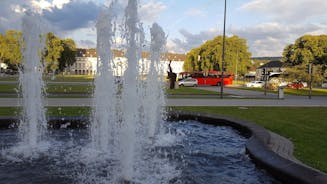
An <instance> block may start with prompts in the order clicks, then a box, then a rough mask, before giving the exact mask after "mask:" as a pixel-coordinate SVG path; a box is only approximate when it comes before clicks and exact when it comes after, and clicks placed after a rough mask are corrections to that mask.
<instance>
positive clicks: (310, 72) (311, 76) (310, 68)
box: [308, 63, 313, 99]
mask: <svg viewBox="0 0 327 184" xmlns="http://www.w3.org/2000/svg"><path fill="white" fill-rule="evenodd" d="M308 73H309V75H310V81H309V99H311V96H312V79H313V72H312V63H309V65H308Z"/></svg>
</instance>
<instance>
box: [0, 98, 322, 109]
mask: <svg viewBox="0 0 327 184" xmlns="http://www.w3.org/2000/svg"><path fill="white" fill-rule="evenodd" d="M20 100H21V99H19V98H0V107H12V106H19V104H20V102H19V101H20ZM91 105H92V98H46V99H45V106H79V107H82V106H91ZM166 105H167V106H272V107H274V106H276V107H277V106H281V107H327V98H326V97H324V98H321V97H319V98H315V97H313V98H312V99H307V98H301V99H294V98H290V99H284V100H282V99H196V98H168V99H167V100H166Z"/></svg>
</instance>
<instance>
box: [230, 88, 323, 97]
mask: <svg viewBox="0 0 327 184" xmlns="http://www.w3.org/2000/svg"><path fill="white" fill-rule="evenodd" d="M234 88H235V89H242V90H250V91H260V92H264V89H262V88H247V87H234ZM267 92H268V93H278V92H277V91H273V90H267ZM284 93H285V94H289V95H298V96H307V95H308V94H309V89H308V88H303V89H291V88H284ZM312 95H313V96H327V89H325V88H312Z"/></svg>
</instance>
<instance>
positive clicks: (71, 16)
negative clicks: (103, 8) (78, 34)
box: [43, 0, 100, 31]
mask: <svg viewBox="0 0 327 184" xmlns="http://www.w3.org/2000/svg"><path fill="white" fill-rule="evenodd" d="M99 10H100V7H99V6H98V5H97V4H95V3H94V2H92V1H88V2H84V1H77V0H75V1H71V2H69V3H67V4H63V5H62V8H58V7H57V6H55V7H52V8H51V9H49V10H48V9H46V10H44V11H43V16H44V18H45V19H46V20H48V21H49V22H50V23H51V24H53V25H55V26H56V27H58V28H59V29H60V30H63V31H69V30H75V29H80V28H85V27H89V26H91V25H92V24H93V23H94V22H95V20H96V18H97V15H98V12H99Z"/></svg>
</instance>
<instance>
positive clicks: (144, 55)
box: [76, 48, 186, 61]
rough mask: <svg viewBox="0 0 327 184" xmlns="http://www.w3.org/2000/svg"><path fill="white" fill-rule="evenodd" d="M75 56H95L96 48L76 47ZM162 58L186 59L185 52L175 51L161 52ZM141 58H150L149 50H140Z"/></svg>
mask: <svg viewBox="0 0 327 184" xmlns="http://www.w3.org/2000/svg"><path fill="white" fill-rule="evenodd" d="M112 53H113V55H114V57H124V56H125V53H124V51H122V50H117V49H113V50H112ZM76 56H77V57H97V52H96V49H80V48H79V49H77V52H76ZM161 57H162V59H164V60H167V61H168V60H173V61H184V60H185V59H186V55H185V54H176V53H162V54H161ZM142 58H147V59H149V58H150V53H149V52H142Z"/></svg>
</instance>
